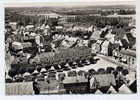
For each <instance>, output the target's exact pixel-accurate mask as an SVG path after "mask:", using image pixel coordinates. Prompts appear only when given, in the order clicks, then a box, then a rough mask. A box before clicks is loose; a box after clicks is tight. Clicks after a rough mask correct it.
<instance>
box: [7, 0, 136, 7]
mask: <svg viewBox="0 0 140 100" xmlns="http://www.w3.org/2000/svg"><path fill="white" fill-rule="evenodd" d="M17 1H18V2H17ZM29 1H30V2H29ZM44 2H45V3H44ZM135 2H136V1H135V0H61V1H59V2H58V1H57V0H40V1H39V0H20V1H19V0H8V1H7V2H6V3H5V7H44V6H45V7H51V6H60V7H65V6H67V7H72V6H85V5H86V6H88V5H89V6H91V5H135Z"/></svg>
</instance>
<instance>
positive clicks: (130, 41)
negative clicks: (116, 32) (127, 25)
mask: <svg viewBox="0 0 140 100" xmlns="http://www.w3.org/2000/svg"><path fill="white" fill-rule="evenodd" d="M123 39H125V40H126V41H127V42H128V44H129V48H132V47H133V45H135V43H136V38H135V37H133V36H132V34H131V33H126V34H125V35H124V36H123Z"/></svg>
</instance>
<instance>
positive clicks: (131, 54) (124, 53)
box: [119, 49, 136, 67]
mask: <svg viewBox="0 0 140 100" xmlns="http://www.w3.org/2000/svg"><path fill="white" fill-rule="evenodd" d="M119 55H120V58H121V59H120V60H121V61H122V62H125V63H126V64H128V65H129V66H132V67H136V51H135V50H130V49H127V50H121V51H120V52H119Z"/></svg>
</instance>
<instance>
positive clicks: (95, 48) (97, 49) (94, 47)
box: [91, 39, 103, 53]
mask: <svg viewBox="0 0 140 100" xmlns="http://www.w3.org/2000/svg"><path fill="white" fill-rule="evenodd" d="M102 43H103V40H101V39H100V40H97V42H96V43H94V44H92V47H91V48H92V52H93V53H99V52H100V51H101V45H102Z"/></svg>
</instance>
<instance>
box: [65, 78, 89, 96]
mask: <svg viewBox="0 0 140 100" xmlns="http://www.w3.org/2000/svg"><path fill="white" fill-rule="evenodd" d="M63 84H64V89H66V93H74V94H76V93H86V92H87V86H88V85H87V84H88V82H87V79H85V77H84V76H76V77H67V78H66V79H65V80H64V81H63Z"/></svg>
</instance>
